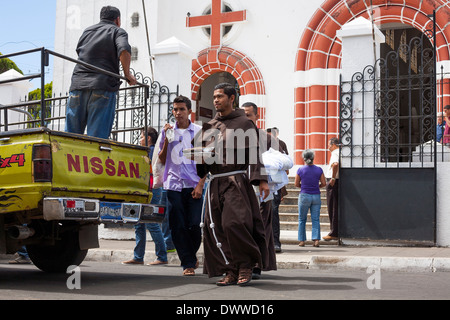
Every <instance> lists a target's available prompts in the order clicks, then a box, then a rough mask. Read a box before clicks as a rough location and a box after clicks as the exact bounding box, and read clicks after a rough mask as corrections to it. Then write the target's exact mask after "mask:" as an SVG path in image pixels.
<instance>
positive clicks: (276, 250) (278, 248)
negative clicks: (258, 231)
mask: <svg viewBox="0 0 450 320" xmlns="http://www.w3.org/2000/svg"><path fill="white" fill-rule="evenodd" d="M275 252H276V253H280V252H282V250H281V247H280V246H277V245H276V246H275Z"/></svg>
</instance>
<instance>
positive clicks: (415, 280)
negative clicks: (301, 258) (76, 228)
mask: <svg viewBox="0 0 450 320" xmlns="http://www.w3.org/2000/svg"><path fill="white" fill-rule="evenodd" d="M197 273H198V275H196V276H194V277H184V276H181V268H180V267H177V266H152V267H150V266H125V265H122V264H120V263H111V262H94V261H85V262H83V264H82V265H81V266H80V267H79V269H78V270H75V271H73V272H69V273H67V274H48V273H44V272H42V271H40V270H38V269H37V268H36V267H34V266H33V265H9V264H7V261H0V299H1V300H154V301H155V300H157V301H162V300H170V301H173V303H172V304H171V305H170V306H169V309H168V312H169V314H170V313H174V314H175V313H176V312H177V311H179V312H189V309H184V310H183V309H178V307H184V306H185V303H189V304H190V305H192V304H194V305H195V304H196V301H198V304H199V305H202V304H205V300H208V301H211V302H212V303H213V302H215V303H217V302H219V301H221V303H222V302H223V301H229V300H242V302H244V301H252V303H255V302H257V303H258V305H259V308H266V312H267V308H268V306H270V305H273V304H275V305H276V301H282V300H287V301H290V300H329V299H333V300H336V299H337V300H341V299H343V300H374V299H389V300H391V299H394V300H397V299H401V300H417V299H421V300H422V299H433V300H434V299H445V300H447V299H450V286H449V284H450V273H449V272H435V273H431V272H427V273H408V272H386V271H379V270H366V271H354V270H351V271H345V270H344V271H342V270H339V271H338V270H296V269H282V270H278V271H271V272H266V273H264V272H263V278H262V279H260V280H253V281H252V282H251V283H250V285H249V286H246V287H239V286H229V287H218V286H216V285H215V281H217V278H208V277H207V276H206V275H203V274H201V268H200V269H198V271H197ZM249 299H250V300H249ZM199 300H202V301H201V302H200V301H199ZM219 307H220V306H218V307H217V308H219ZM198 310H200V309H198ZM198 310H197V311H198ZM261 310H262V309H261ZM261 310H260V312H261ZM191 311H194V309H192V310H191ZM271 311H272V312H273V310H272V309H271ZM216 312H219V311H218V310H216Z"/></svg>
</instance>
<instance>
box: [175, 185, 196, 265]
mask: <svg viewBox="0 0 450 320" xmlns="http://www.w3.org/2000/svg"><path fill="white" fill-rule="evenodd" d="M193 190H194V189H193V188H183V189H182V190H181V192H178V191H172V190H167V200H168V202H169V204H170V205H169V207H170V209H169V225H170V230H171V231H172V239H173V243H174V244H175V248H176V249H177V254H178V257H179V258H180V261H181V266H182V267H183V270H184V269H187V268H194V267H195V264H196V263H197V256H196V254H197V251H198V249H199V248H200V244H201V241H202V231H201V229H200V217H201V214H202V203H203V199H202V198H200V199H194V198H192V195H191V193H192V191H193Z"/></svg>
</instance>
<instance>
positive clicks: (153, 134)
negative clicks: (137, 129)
mask: <svg viewBox="0 0 450 320" xmlns="http://www.w3.org/2000/svg"><path fill="white" fill-rule="evenodd" d="M144 130H145V129H143V130H142V131H143V132H144ZM147 136H149V137H150V138H151V139H152V144H155V143H156V141H157V140H158V131H156V129H155V128H153V127H147Z"/></svg>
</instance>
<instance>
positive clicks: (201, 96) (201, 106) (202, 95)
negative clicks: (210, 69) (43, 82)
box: [196, 72, 239, 122]
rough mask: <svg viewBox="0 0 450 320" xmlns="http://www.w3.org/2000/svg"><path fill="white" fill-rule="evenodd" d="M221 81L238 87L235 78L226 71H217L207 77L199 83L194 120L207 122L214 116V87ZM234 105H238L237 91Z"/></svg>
mask: <svg viewBox="0 0 450 320" xmlns="http://www.w3.org/2000/svg"><path fill="white" fill-rule="evenodd" d="M222 82H226V83H230V84H231V85H233V86H234V87H237V89H238V87H239V86H238V83H237V80H236V78H235V77H233V75H231V73H228V72H217V73H214V74H212V75H210V76H209V77H207V78H206V79H205V81H203V83H202V84H201V85H200V88H199V91H198V94H197V100H196V105H197V111H196V121H202V122H208V121H209V120H211V119H213V118H214V117H215V116H216V110H215V108H214V104H213V93H214V87H215V86H216V85H217V84H219V83H222ZM237 91H238V90H237ZM235 105H236V106H237V107H239V93H238V96H237V97H236V100H235Z"/></svg>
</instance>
